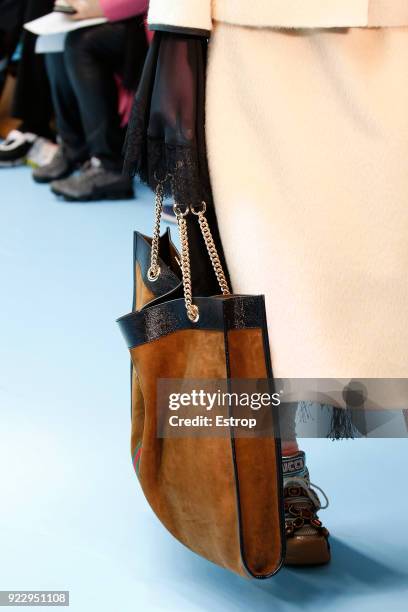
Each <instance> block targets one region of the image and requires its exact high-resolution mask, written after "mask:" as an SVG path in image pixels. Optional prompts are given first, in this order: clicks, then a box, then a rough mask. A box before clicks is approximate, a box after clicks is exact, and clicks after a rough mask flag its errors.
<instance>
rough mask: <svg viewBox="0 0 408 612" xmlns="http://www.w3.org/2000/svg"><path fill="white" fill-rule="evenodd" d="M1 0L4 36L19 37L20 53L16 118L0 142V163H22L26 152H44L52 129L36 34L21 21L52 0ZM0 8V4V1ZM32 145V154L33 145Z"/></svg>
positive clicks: (14, 105) (42, 12) (49, 6)
mask: <svg viewBox="0 0 408 612" xmlns="http://www.w3.org/2000/svg"><path fill="white" fill-rule="evenodd" d="M3 2H5V4H4V9H8V16H9V17H10V16H12V17H13V20H12V23H11V22H10V20H9V19H7V20H6V19H5V20H4V21H2V23H3V24H4V27H5V28H6V27H7V32H8V36H10V35H12V37H13V40H14V47H15V45H16V44H17V42H18V40H19V39H21V57H20V59H19V62H18V68H17V75H16V76H17V78H16V88H15V91H14V96H13V103H12V111H11V114H12V117H13V118H15V119H19V120H20V121H21V124H20V126H19V128H18V129H14V130H12V131H11V132H10V133H9V134H8V136H7V137H6V139H5V141H4V142H3V143H1V144H0V167H2V166H3V167H9V166H16V165H21V164H25V163H26V161H27V156H29V157H30V159H31V157H33V162H34V163H35V160H36V159H37V158H38V161H39V162H41V159H42V157H43V154H42V152H41V151H42V149H43V153H47V151H46V149H47V142H48V140H53V139H54V138H55V133H54V130H53V129H52V125H51V123H52V119H53V114H54V113H53V106H52V100H51V93H50V86H49V83H48V77H47V73H46V70H45V64H44V56H43V55H38V54H36V53H35V45H36V41H37V36H36V35H35V34H32V33H31V32H28V31H27V30H24V29H23V24H24V23H26V22H28V21H31V20H33V19H37V18H38V17H43V16H44V15H47V14H48V13H50V12H51V11H52V9H53V6H54V0H21V1H18V0H16V1H15V2H14V0H13V4H12V6H10V5H11V2H8V1H7V0H3ZM0 9H1V4H0ZM34 148H35V149H36V153H35V156H34V155H33V149H34Z"/></svg>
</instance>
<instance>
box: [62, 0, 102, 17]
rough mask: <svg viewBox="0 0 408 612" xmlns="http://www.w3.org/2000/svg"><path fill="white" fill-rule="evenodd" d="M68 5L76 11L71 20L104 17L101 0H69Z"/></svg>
mask: <svg viewBox="0 0 408 612" xmlns="http://www.w3.org/2000/svg"><path fill="white" fill-rule="evenodd" d="M67 4H69V5H70V6H72V8H73V9H75V11H76V12H75V13H73V14H72V15H71V19H74V20H75V21H78V20H81V19H93V18H94V17H103V11H102V7H101V4H100V2H99V0H67Z"/></svg>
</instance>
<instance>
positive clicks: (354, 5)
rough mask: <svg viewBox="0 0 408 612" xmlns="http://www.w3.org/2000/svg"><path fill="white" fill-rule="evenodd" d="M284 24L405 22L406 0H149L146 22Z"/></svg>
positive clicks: (205, 27) (206, 27) (320, 25)
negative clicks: (147, 19)
mask: <svg viewBox="0 0 408 612" xmlns="http://www.w3.org/2000/svg"><path fill="white" fill-rule="evenodd" d="M214 21H220V22H224V23H229V24H233V25H244V26H255V27H284V28H333V27H353V26H354V27H367V26H398V25H408V2H407V0H250V1H249V0H150V9H149V24H150V25H152V26H153V27H154V26H157V25H167V26H173V27H187V28H197V29H202V30H208V31H210V30H211V29H212V27H213V22H214Z"/></svg>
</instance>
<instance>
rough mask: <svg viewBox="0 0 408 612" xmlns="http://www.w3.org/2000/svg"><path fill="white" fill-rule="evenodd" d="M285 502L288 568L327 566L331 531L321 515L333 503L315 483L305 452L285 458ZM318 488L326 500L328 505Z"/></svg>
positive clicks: (286, 560)
mask: <svg viewBox="0 0 408 612" xmlns="http://www.w3.org/2000/svg"><path fill="white" fill-rule="evenodd" d="M282 465H283V497H284V502H285V531H286V557H285V565H323V564H325V563H328V562H329V561H330V544H329V541H328V538H329V532H328V531H327V529H326V528H325V527H324V526H323V525H322V522H321V521H320V519H319V517H318V516H317V512H318V511H319V510H323V509H325V508H327V506H328V505H329V501H328V499H327V497H326V494H325V493H324V491H322V489H320V487H317V486H316V485H314V484H312V483H311V482H310V478H309V472H308V469H307V467H306V465H305V453H303V452H302V451H299V453H297V454H296V455H293V456H291V457H282ZM314 489H317V490H318V491H320V493H321V494H322V495H323V496H324V498H325V502H326V504H325V506H322V505H321V503H320V499H319V497H318V495H317V493H316V492H315V490H314Z"/></svg>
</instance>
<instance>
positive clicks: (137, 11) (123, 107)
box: [100, 0, 153, 127]
mask: <svg viewBox="0 0 408 612" xmlns="http://www.w3.org/2000/svg"><path fill="white" fill-rule="evenodd" d="M100 3H101V7H102V10H103V14H104V15H105V17H106V19H108V21H122V20H123V19H130V18H131V17H135V16H136V15H143V13H145V14H146V13H147V9H148V5H149V2H148V0H100ZM146 37H147V39H148V41H149V43H150V42H151V40H152V37H153V32H150V31H149V30H148V28H147V24H146ZM115 78H116V84H117V86H118V94H119V100H118V111H119V115H120V118H121V125H122V127H125V126H126V125H127V123H128V122H129V117H130V113H131V110H132V104H133V98H134V95H135V94H134V92H132V91H128V90H127V89H125V88H124V87H123V84H122V80H121V78H120V77H119V76H116V77H115Z"/></svg>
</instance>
